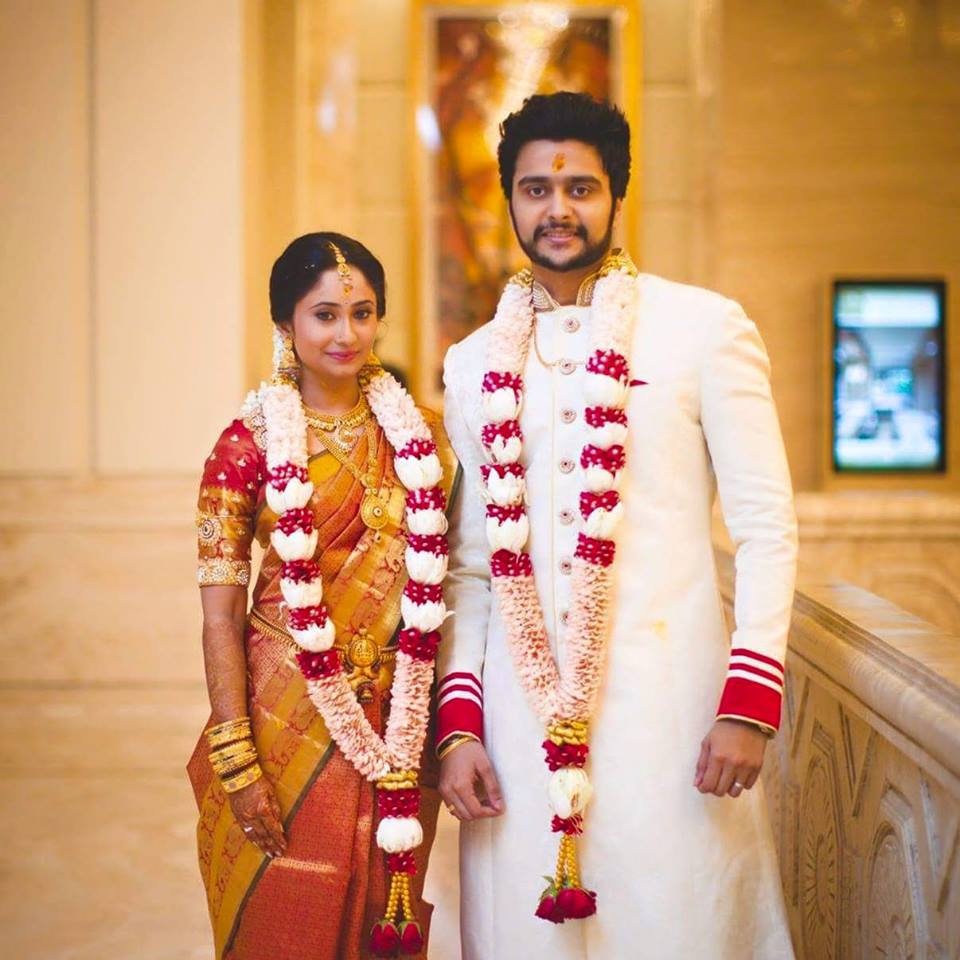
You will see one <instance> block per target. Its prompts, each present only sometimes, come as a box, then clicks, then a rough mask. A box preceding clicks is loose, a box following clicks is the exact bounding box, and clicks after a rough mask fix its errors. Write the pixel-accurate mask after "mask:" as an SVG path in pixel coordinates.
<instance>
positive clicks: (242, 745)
mask: <svg viewBox="0 0 960 960" xmlns="http://www.w3.org/2000/svg"><path fill="white" fill-rule="evenodd" d="M256 749H257V748H256V745H255V744H254V742H253V739H252V738H251V737H245V738H244V739H243V740H237V741H235V742H234V743H228V744H227V745H226V746H225V747H220V748H219V749H218V750H211V751H210V753H209V757H210V762H211V763H212V762H213V761H214V760H215V759H217V758H218V757H222V758H223V759H224V760H227V759H229V758H230V757H235V756H236V755H237V754H238V753H243V752H244V751H246V750H256Z"/></svg>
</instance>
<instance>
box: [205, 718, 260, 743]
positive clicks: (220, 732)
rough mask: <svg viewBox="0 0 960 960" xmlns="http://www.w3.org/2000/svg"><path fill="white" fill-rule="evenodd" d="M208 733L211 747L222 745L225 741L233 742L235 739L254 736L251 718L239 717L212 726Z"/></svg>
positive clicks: (208, 741)
mask: <svg viewBox="0 0 960 960" xmlns="http://www.w3.org/2000/svg"><path fill="white" fill-rule="evenodd" d="M206 734H207V743H208V744H209V745H210V747H211V748H213V747H221V746H223V745H224V744H225V743H233V741H234V740H243V739H244V738H246V737H249V736H252V732H251V729H250V718H249V717H237V718H236V719H235V720H225V721H224V722H223V723H218V724H217V725H216V726H215V727H210V728H209V729H208V730H207V731H206Z"/></svg>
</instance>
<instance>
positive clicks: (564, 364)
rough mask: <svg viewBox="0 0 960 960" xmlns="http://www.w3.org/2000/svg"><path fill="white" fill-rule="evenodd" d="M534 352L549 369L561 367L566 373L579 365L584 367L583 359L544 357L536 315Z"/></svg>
mask: <svg viewBox="0 0 960 960" xmlns="http://www.w3.org/2000/svg"><path fill="white" fill-rule="evenodd" d="M533 352H534V353H535V354H536V355H537V359H538V360H539V361H540V362H541V363H542V364H543V365H544V366H545V367H546V368H547V369H548V370H552V369H553V368H554V367H560V369H561V370H562V371H563V372H564V373H573V371H574V370H576V368H577V367H582V366H583V364H584V361H583V360H547V359H545V358H544V356H543V354H542V353H541V352H540V344H539V343H537V320H536V317H534V320H533Z"/></svg>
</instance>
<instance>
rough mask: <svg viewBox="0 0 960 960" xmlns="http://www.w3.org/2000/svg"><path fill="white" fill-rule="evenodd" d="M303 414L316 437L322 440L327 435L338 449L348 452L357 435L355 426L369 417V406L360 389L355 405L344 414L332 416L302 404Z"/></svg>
mask: <svg viewBox="0 0 960 960" xmlns="http://www.w3.org/2000/svg"><path fill="white" fill-rule="evenodd" d="M303 415H304V417H305V418H306V421H307V424H308V426H310V427H311V428H312V429H313V431H314V433H315V434H316V436H317V438H318V439H321V440H322V439H323V438H324V437H329V439H331V440H332V441H333V443H335V444H336V445H337V447H339V449H340V450H342V451H343V452H344V453H349V451H350V450H352V449H353V447H354V445H355V444H356V442H357V438H358V436H359V431H358V430H357V427H359V426H360V425H361V424H362V423H364V422H366V421H367V420H368V419H369V417H370V406H369V405H368V404H367V398H366V396H364V394H363V391H361V392H360V399H359V400H358V401H357V405H356V406H355V407H354V408H353V409H352V410H348V411H347V412H346V413H344V414H341V415H337V416H333V415H331V414H328V413H320V411H319V410H311V409H310V408H309V407H308V406H307V405H306V404H304V405H303Z"/></svg>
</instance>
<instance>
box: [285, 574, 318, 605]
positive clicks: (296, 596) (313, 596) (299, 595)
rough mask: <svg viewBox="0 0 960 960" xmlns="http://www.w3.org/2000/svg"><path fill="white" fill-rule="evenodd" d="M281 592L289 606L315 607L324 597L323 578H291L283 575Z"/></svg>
mask: <svg viewBox="0 0 960 960" xmlns="http://www.w3.org/2000/svg"><path fill="white" fill-rule="evenodd" d="M280 592H281V593H282V594H283V599H284V600H286V601H287V606H288V607H315V606H317V604H318V603H320V601H321V600H322V599H323V580H322V579H321V578H320V577H314V578H313V580H290V579H288V578H287V577H282V578H281V580H280Z"/></svg>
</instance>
